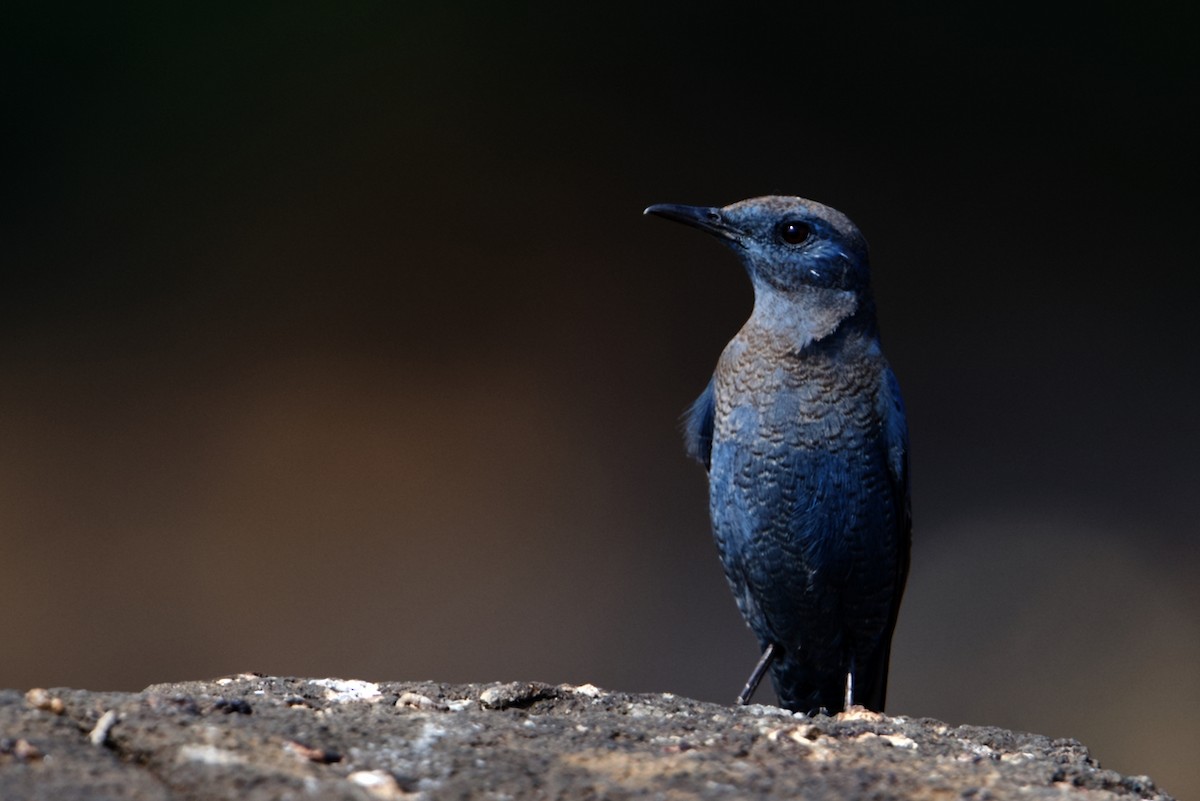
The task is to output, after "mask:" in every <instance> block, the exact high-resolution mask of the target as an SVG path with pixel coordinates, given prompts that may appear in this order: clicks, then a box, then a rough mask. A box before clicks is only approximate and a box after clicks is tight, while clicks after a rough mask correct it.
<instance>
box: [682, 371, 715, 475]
mask: <svg viewBox="0 0 1200 801" xmlns="http://www.w3.org/2000/svg"><path fill="white" fill-rule="evenodd" d="M713 414H714V405H713V379H711V378H710V379H709V381H708V386H706V387H705V388H704V391H703V392H701V393H700V397H698V398H696V401H695V403H693V404H692V405H691V406H690V407H688V410H687V412H685V413H684V418H683V442H684V445H686V446H687V452H688V456H690V457H692V458H693V459H695V460H696V461H697V462H699V463H700V464H702V465H704V469H705V470H708V469H709V467H710V466H711V464H712V438H713Z"/></svg>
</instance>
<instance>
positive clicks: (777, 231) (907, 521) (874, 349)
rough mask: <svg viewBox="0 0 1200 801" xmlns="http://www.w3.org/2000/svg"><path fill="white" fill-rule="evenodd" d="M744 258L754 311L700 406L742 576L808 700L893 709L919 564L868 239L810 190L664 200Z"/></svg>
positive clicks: (788, 693) (692, 437)
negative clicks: (901, 628) (901, 637)
mask: <svg viewBox="0 0 1200 801" xmlns="http://www.w3.org/2000/svg"><path fill="white" fill-rule="evenodd" d="M646 212H647V213H649V214H657V215H660V216H663V217H667V218H669V219H673V220H677V221H679V222H683V223H687V224H689V225H692V226H695V227H698V228H701V229H703V230H706V231H708V232H710V233H712V234H715V235H716V236H718V237H719V238H720V239H722V240H723V241H724V242H725V243H726V244H728V245H729V246H730V247H731V248H732V249H733V250H734V252H735V253H737V254H738V256H739V257H740V258H741V260H742V262H743V264H744V265H745V267H746V270H747V272H748V273H749V275H750V280H751V282H752V284H753V286H754V310H753V312H752V313H751V315H750V318H749V320H747V321H746V324H745V325H744V326H743V327H742V329H741V330H740V331H739V332H738V333H737V335H736V336H735V337H734V338H733V340H732V341H731V342H730V343H729V344H728V345H727V346H726V347H725V350H724V352H723V353H722V354H721V357H720V359H719V360H718V362H717V368H716V371H715V372H714V374H713V377H712V381H710V382H709V385H708V387H707V388H706V389H705V390H704V392H703V393H702V394H701V395H700V397H699V399H697V401H696V402H695V403H694V404H693V405H692V407H691V409H690V410H689V411H688V414H687V418H686V424H685V439H686V444H687V448H688V452H689V453H690V454H691V455H692V456H693V457H695V458H696V459H698V460H699V461H700V462H701V463H702V464H704V465H705V467H706V468H707V469H708V475H709V511H710V514H711V517H712V524H713V533H714V536H715V538H716V542H717V549H718V552H719V553H720V557H721V562H722V564H723V565H724V568H725V575H726V577H727V578H728V580H729V584H730V587H731V588H732V589H733V592H734V597H735V598H736V600H737V604H738V608H739V609H740V610H741V612H742V615H743V617H745V619H746V622H747V623H748V624H749V626H750V628H751V629H752V630H753V631H754V633H755V635H756V636H757V637H758V640H759V643H760V645H761V646H762V647H763V648H764V649H766V648H768V647H769V646H771V647H773V648H774V651H773V653H772V654H771V660H770V670H771V677H772V681H773V683H774V685H775V689H776V691H777V693H778V694H779V699H780V703H781V704H782V705H783V706H785V707H787V708H789V709H793V710H797V711H802V712H811V711H814V710H817V709H820V708H824V709H826V710H828V711H831V712H833V711H837V710H840V709H842V707H843V704H844V702H845V699H846V698H847V697H848V696H850V693H849V692H848V689H847V687H848V677H849V686H850V687H852V688H853V696H852V698H853V702H854V703H858V704H862V705H863V706H866V707H868V708H870V709H875V710H882V709H883V705H884V700H885V694H886V691H887V672H888V658H889V654H890V651H891V639H892V631H893V629H894V628H895V625H896V616H897V613H898V611H899V608H900V598H901V595H902V594H903V592H904V583H905V580H906V577H907V574H908V559H909V544H910V531H911V515H910V512H909V500H908V498H909V496H908V467H907V464H908V428H907V424H906V422H905V415H904V405H903V402H902V400H901V398H900V390H899V386H898V384H897V382H896V378H895V376H894V375H893V373H892V370H891V368H890V367H889V366H888V363H887V361H886V360H885V359H884V356H883V352H882V350H881V349H880V345H879V333H878V329H877V326H876V322H875V306H874V301H873V299H872V295H871V287H870V276H869V268H868V257H867V244H866V240H865V239H864V238H863V236H862V234H861V233H859V231H858V229H857V228H856V227H855V226H854V224H853V223H852V222H851V221H850V220H849V219H848V218H847V217H846V216H845V215H843V214H842V213H841V212H839V211H836V210H834V209H831V208H829V207H828V206H823V205H821V204H820V203H814V202H813V201H810V200H805V199H803V198H798V197H779V196H770V197H761V198H754V199H751V200H744V201H742V202H740V203H734V204H732V205H730V206H726V207H724V208H704V207H693V206H677V205H670V204H662V205H655V206H651V207H649V208H648V209H646Z"/></svg>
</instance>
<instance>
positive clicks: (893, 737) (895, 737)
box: [879, 734, 917, 750]
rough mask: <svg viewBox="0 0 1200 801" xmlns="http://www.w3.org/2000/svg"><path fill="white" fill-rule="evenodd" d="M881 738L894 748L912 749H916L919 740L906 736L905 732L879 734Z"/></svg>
mask: <svg viewBox="0 0 1200 801" xmlns="http://www.w3.org/2000/svg"><path fill="white" fill-rule="evenodd" d="M879 739H880V740H883V741H884V742H885V743H888V744H889V745H891V746H892V747H893V748H908V749H910V750H916V748H917V741H916V740H914V739H912V738H911V737H905V736H904V735H903V734H881V735H879Z"/></svg>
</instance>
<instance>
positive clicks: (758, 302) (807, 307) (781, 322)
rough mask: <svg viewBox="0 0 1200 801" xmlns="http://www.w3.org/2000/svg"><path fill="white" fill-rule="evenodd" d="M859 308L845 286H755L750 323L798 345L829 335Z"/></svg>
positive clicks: (856, 299)
mask: <svg viewBox="0 0 1200 801" xmlns="http://www.w3.org/2000/svg"><path fill="white" fill-rule="evenodd" d="M857 311H859V299H858V296H857V294H856V293H854V292H851V291H849V290H844V289H829V288H825V287H810V286H806V287H801V288H799V289H797V290H794V291H791V292H787V293H782V292H779V291H775V290H771V289H763V288H760V287H755V293H754V312H753V314H751V315H750V320H749V321H748V322H747V327H753V328H755V329H757V330H758V331H761V332H763V333H764V334H769V335H770V337H771V338H779V339H781V340H783V341H782V342H781V343H780V344H782V345H786V346H787V348H788V349H789V350H790V349H801V348H804V347H806V346H807V345H809V344H811V343H813V342H819V341H821V340H822V339H825V338H826V337H828V336H830V335H832V334H833V333H834V332H836V331H837V330H838V328H839V327H840V326H841V325H842V324H843V323H844V322H845V321H847V320H849V319H850V318H852V317H854V315H855V313H856V312H857Z"/></svg>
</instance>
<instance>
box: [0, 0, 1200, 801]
mask: <svg viewBox="0 0 1200 801" xmlns="http://www.w3.org/2000/svg"><path fill="white" fill-rule="evenodd" d="M253 5H254V7H253V8H249V9H248V8H244V7H235V8H231V9H226V10H217V8H216V7H215V6H213V5H211V4H205V5H203V6H200V7H197V8H195V9H192V10H180V9H179V8H175V7H173V6H171V4H166V5H164V4H145V5H141V6H137V5H121V6H118V7H117V8H113V7H102V6H100V5H91V4H78V7H71V8H63V9H60V10H58V11H51V10H48V7H47V6H40V7H39V8H40V10H39V11H38V12H37V13H32V12H30V13H25V14H22V13H21V12H15V14H14V16H15V17H17V18H16V19H14V20H12V21H11V22H10V24H6V25H5V26H4V29H3V33H2V34H0V36H3V38H4V40H5V45H4V48H3V52H4V57H5V59H6V61H7V62H8V63H7V64H6V65H5V66H4V70H3V76H4V77H3V92H4V118H5V121H4V126H3V127H4V132H3V136H4V137H5V139H6V140H7V144H6V145H5V147H4V156H3V159H4V163H5V167H4V181H3V184H4V192H3V195H2V196H3V198H4V199H3V203H4V206H3V215H2V224H3V231H2V232H0V233H2V242H3V254H4V255H3V275H4V282H3V284H4V289H3V292H2V294H0V443H2V449H0V535H2V537H3V539H2V542H3V559H2V560H0V593H2V598H3V604H4V610H5V613H6V614H5V616H4V619H5V625H4V638H3V640H4V658H3V660H2V662H0V686H6V687H17V688H26V687H30V686H35V685H41V686H53V685H72V686H78V687H89V688H93V689H137V688H141V687H142V686H144V685H147V684H150V683H152V682H158V681H166V680H175V679H192V678H206V677H212V676H217V675H221V674H227V673H231V672H236V671H243V670H257V671H265V672H271V673H279V674H291V675H312V676H327V675H335V676H343V677H357V678H368V679H424V678H433V679H438V680H445V681H469V680H481V681H483V680H500V679H515V678H522V679H538V680H543V681H549V682H594V683H596V684H600V685H603V686H607V687H611V688H614V689H621V690H634V691H643V690H644V691H671V692H676V693H680V694H686V695H690V696H696V697H700V698H705V699H712V700H718V701H728V700H729V699H731V698H732V697H733V695H734V694H735V693H736V691H737V689H738V688H739V687H740V683H741V682H742V680H744V678H745V675H746V673H747V671H748V670H749V668H750V666H751V664H752V662H753V661H754V658H755V656H756V654H755V647H754V643H753V641H752V638H751V637H750V635H749V634H748V632H747V631H746V630H745V628H744V626H743V624H742V623H741V621H740V619H739V618H738V616H737V612H736V610H735V608H734V605H733V602H732V599H731V597H730V596H729V593H728V591H727V589H726V587H725V585H724V581H723V578H722V576H721V572H720V569H719V566H718V564H717V559H716V556H715V553H714V549H713V546H712V544H711V542H710V539H709V532H708V523H707V519H706V509H705V488H704V480H703V476H702V472H701V471H700V469H699V468H698V467H696V466H695V465H693V464H691V463H689V462H687V461H686V459H685V457H684V456H683V452H682V447H681V443H680V438H679V435H678V430H677V421H678V417H679V415H680V413H681V412H682V410H683V409H684V408H685V407H686V405H687V404H688V403H689V402H690V401H691V400H692V399H693V397H694V396H695V395H696V394H697V393H698V392H699V391H700V390H701V389H702V388H703V386H704V384H705V382H706V380H707V377H708V373H709V371H710V370H711V368H712V366H713V364H714V363H715V361H716V357H717V355H718V353H719V351H720V349H721V347H722V346H723V344H724V343H725V341H726V340H727V339H728V338H729V337H730V336H731V335H732V334H733V333H734V332H735V331H736V329H737V327H738V326H739V325H740V323H741V321H742V320H743V318H744V317H745V315H746V314H747V313H748V310H749V300H750V294H749V286H748V283H747V281H746V280H745V277H744V275H743V274H742V272H741V270H740V268H739V267H738V265H737V264H736V262H735V261H734V259H733V257H732V256H731V255H730V254H728V253H727V252H725V251H723V250H722V249H721V248H720V247H719V246H718V245H717V244H716V243H714V242H712V241H710V240H709V239H708V238H706V237H703V236H701V235H699V234H697V233H696V232H694V231H688V230H685V229H683V228H680V227H677V226H670V225H667V224H665V223H663V222H662V221H660V220H645V219H642V218H641V216H640V214H641V209H642V208H643V207H644V206H645V205H647V204H648V203H651V202H662V201H673V202H685V203H703V204H724V203H728V202H732V201H734V200H738V199H741V198H743V197H748V196H752V195H757V194H765V193H776V192H777V193H794V194H802V195H805V196H807V197H812V198H815V199H818V200H821V201H824V202H826V203H829V204H831V205H834V206H836V207H838V208H840V209H842V210H843V211H845V212H847V213H848V214H849V215H850V216H851V217H853V218H854V219H855V220H856V221H857V222H858V223H859V225H860V226H861V227H862V228H863V230H864V231H865V232H866V234H867V236H868V238H869V239H870V240H871V243H872V248H873V256H874V270H875V281H876V294H877V297H878V301H879V306H880V311H881V317H882V325H883V330H884V335H885V344H886V346H887V349H888V353H889V355H890V357H891V360H892V362H893V364H894V366H895V368H896V371H897V373H898V374H899V376H900V378H901V382H902V384H903V386H904V390H905V393H906V396H907V400H908V404H909V408H910V414H911V429H912V441H913V455H912V469H913V474H914V490H913V492H914V496H913V504H914V510H915V518H916V534H915V538H916V544H915V551H914V567H913V573H912V577H911V580H910V584H909V592H908V596H907V599H906V601H905V607H904V610H903V613H902V615H901V621H900V627H899V630H898V633H897V639H896V647H895V651H894V655H893V679H892V686H891V696H890V710H891V711H893V712H895V713H900V714H906V715H912V716H933V717H938V718H943V719H945V720H948V721H951V722H954V723H961V722H968V723H989V724H999V725H1004V726H1010V727H1014V728H1019V729H1023V730H1032V731H1038V732H1043V733H1047V734H1051V735H1056V736H1071V737H1076V738H1078V739H1080V740H1082V741H1084V742H1086V743H1087V744H1088V745H1089V746H1091V747H1092V749H1093V751H1094V752H1095V754H1096V755H1097V757H1098V758H1099V759H1100V760H1101V762H1102V763H1104V764H1105V765H1106V766H1107V767H1112V768H1116V769H1118V770H1121V771H1124V772H1134V773H1138V772H1147V773H1150V774H1151V775H1153V776H1154V777H1155V778H1156V779H1157V780H1158V781H1159V782H1160V783H1161V784H1162V785H1163V786H1165V787H1166V789H1167V790H1169V791H1171V792H1173V793H1175V794H1177V795H1178V796H1179V797H1181V798H1187V797H1189V796H1190V797H1193V798H1195V797H1200V772H1198V771H1197V769H1196V765H1195V759H1194V757H1193V756H1192V753H1193V751H1194V749H1195V745H1196V742H1197V737H1198V735H1200V724H1198V723H1197V713H1198V712H1200V667H1198V666H1200V624H1198V623H1197V615H1198V613H1200V589H1198V586H1197V581H1196V578H1197V567H1198V566H1200V544H1198V542H1197V537H1196V530H1197V523H1196V512H1195V502H1196V501H1195V499H1196V497H1197V495H1196V492H1197V489H1196V488H1197V486H1198V484H1200V468H1198V467H1197V461H1196V456H1195V455H1196V453H1197V448H1198V446H1200V425H1198V424H1197V420H1196V416H1195V412H1194V408H1195V397H1196V392H1197V389H1198V388H1200V387H1198V384H1200V381H1198V375H1197V366H1198V365H1197V356H1196V348H1195V345H1194V330H1193V329H1194V322H1193V320H1194V308H1193V307H1194V305H1195V293H1196V290H1197V288H1198V284H1200V279H1198V278H1197V269H1196V268H1197V262H1196V256H1195V232H1196V219H1197V211H1198V204H1197V199H1196V193H1195V186H1196V178H1197V170H1196V147H1195V143H1196V141H1197V126H1196V125H1195V123H1196V119H1195V112H1196V103H1197V101H1196V98H1197V96H1198V94H1197V89H1198V82H1197V54H1196V52H1195V47H1194V41H1195V36H1196V33H1197V29H1196V26H1195V24H1194V23H1195V20H1194V19H1185V18H1180V17H1177V16H1176V15H1175V13H1174V12H1172V11H1170V10H1168V8H1167V7H1166V6H1163V7H1159V8H1156V7H1155V6H1153V5H1138V6H1137V8H1136V9H1134V8H1133V7H1131V6H1127V5H1117V4H1093V5H1090V6H1087V7H1086V8H1087V10H1086V12H1084V11H1082V9H1081V10H1080V13H1078V14H1076V13H1068V12H1067V11H1059V12H1053V11H1047V10H1046V9H1044V8H1038V9H1036V10H1035V9H1034V8H1033V7H1032V6H1031V7H1030V8H1029V9H1022V8H1020V7H1015V6H1011V5H1009V6H1005V7H1004V11H1003V12H986V13H985V12H984V11H982V10H978V11H972V10H964V9H960V8H959V4H951V3H944V4H942V5H943V6H944V7H943V8H942V9H940V10H938V9H936V4H935V6H933V7H929V9H930V10H928V11H926V12H924V13H921V14H918V15H915V16H914V15H907V14H906V15H900V14H898V13H897V12H882V11H880V10H878V9H871V10H868V9H866V8H863V9H861V10H854V9H851V8H850V7H848V6H846V7H843V8H842V10H840V11H837V12H833V11H829V10H828V9H819V8H808V7H805V6H803V5H793V6H790V7H788V8H786V9H783V8H781V9H774V10H770V11H762V12H752V11H742V10H738V11H733V10H732V9H733V6H730V5H728V4H724V5H713V6H711V7H706V6H705V5H703V4H698V3H689V4H687V5H686V6H677V7H673V8H672V7H667V6H658V7H657V8H654V9H648V8H643V7H640V6H639V5H636V4H634V5H630V6H628V7H622V6H620V5H619V4H618V5H615V6H614V5H611V4H607V5H604V6H587V7H582V6H581V7H580V9H579V10H575V11H571V10H564V9H563V8H554V7H543V8H537V9H531V8H526V9H519V10H514V9H512V8H508V7H507V4H506V7H504V8H500V7H499V6H500V4H494V6H491V5H483V4H474V5H456V6H448V7H446V8H442V9H438V10H432V9H414V8H410V7H406V5H405V4H395V3H384V2H379V3H367V2H364V3H351V4H333V3H309V4H293V3H288V4H253ZM168 6H170V7H168ZM1189 13H1193V12H1189ZM993 14H999V15H998V16H993ZM768 698H769V693H763V694H761V695H760V700H767V699H768Z"/></svg>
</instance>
